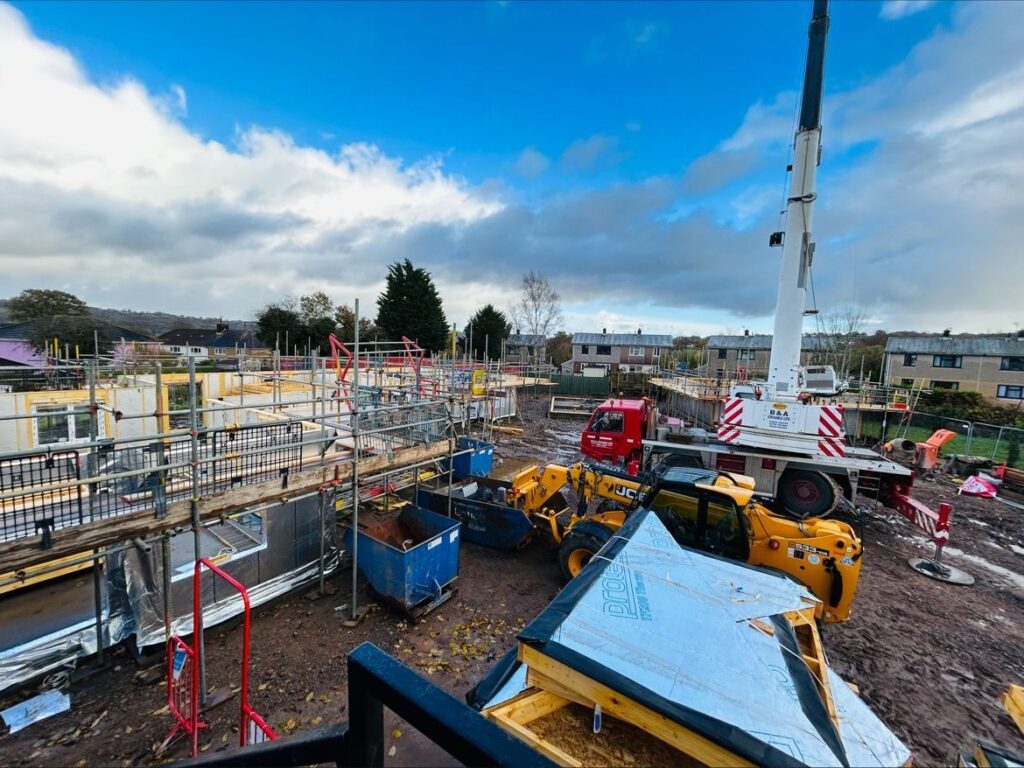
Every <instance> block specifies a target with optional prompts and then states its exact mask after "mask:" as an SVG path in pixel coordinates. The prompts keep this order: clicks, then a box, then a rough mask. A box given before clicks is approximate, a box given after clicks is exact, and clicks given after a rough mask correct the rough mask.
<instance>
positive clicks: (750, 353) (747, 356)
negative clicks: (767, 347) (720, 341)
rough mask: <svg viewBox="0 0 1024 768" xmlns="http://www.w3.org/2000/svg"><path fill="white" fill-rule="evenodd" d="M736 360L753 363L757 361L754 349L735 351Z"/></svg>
mask: <svg viewBox="0 0 1024 768" xmlns="http://www.w3.org/2000/svg"><path fill="white" fill-rule="evenodd" d="M736 359H737V360H746V361H748V362H749V361H753V360H756V359H757V350H756V349H739V350H737V351H736Z"/></svg>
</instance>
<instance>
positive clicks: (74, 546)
mask: <svg viewBox="0 0 1024 768" xmlns="http://www.w3.org/2000/svg"><path fill="white" fill-rule="evenodd" d="M447 455H448V441H447V440H443V441H439V442H436V443H428V444H426V445H418V446H415V447H413V448H403V449H400V450H397V451H395V452H394V454H393V455H392V458H390V459H389V457H388V456H386V455H382V456H371V457H370V458H367V459H360V461H359V472H360V474H361V475H364V476H370V475H373V474H377V473H379V472H382V471H384V470H385V469H389V468H391V467H395V468H399V467H403V466H408V465H410V464H417V463H419V462H421V461H428V460H430V459H437V458H441V457H442V456H447ZM351 480H352V464H351V463H348V464H339V465H335V466H327V467H316V468H315V469H306V470H302V471H300V472H296V473H294V474H292V475H290V476H289V478H288V487H287V488H282V487H281V482H280V480H276V479H275V480H270V481H267V482H265V483H256V484H254V485H244V486H241V487H239V488H232V489H230V490H226V491H221V492H219V493H215V494H211V495H210V496H207V497H205V498H203V499H200V500H199V519H200V520H201V521H206V520H212V519H216V518H220V517H222V516H224V515H228V514H231V513H232V512H237V511H238V510H239V509H243V508H245V507H252V506H256V505H262V504H268V503H269V504H272V503H275V502H287V501H288V499H290V498H294V497H295V496H299V495H302V494H304V493H308V492H310V491H315V490H317V489H318V488H321V487H324V486H330V485H344V484H345V483H348V482H350V481H351ZM191 525H192V506H191V502H189V501H176V502H174V503H172V504H168V505H167V514H166V515H164V516H163V517H160V518H158V517H154V514H153V509H152V508H147V509H140V510H138V511H136V512H130V513H128V514H126V515H121V516H119V517H111V518H108V519H106V520H96V521H95V522H91V523H85V524H84V525H77V526H74V527H70V528H61V529H58V530H56V531H54V532H53V533H52V534H51V538H52V541H53V546H51V547H50V548H49V549H40V548H39V541H40V538H39V537H38V536H33V537H31V538H23V539H16V540H15V541H8V542H4V543H0V573H6V572H8V571H19V570H22V569H24V568H28V567H30V566H33V565H38V564H39V563H45V562H48V561H50V560H56V559H58V558H61V557H66V556H68V555H73V554H78V553H81V552H86V551H88V550H91V549H97V548H100V547H106V546H110V545H111V544H117V543H120V542H123V541H130V540H132V539H135V538H142V537H145V536H152V535H153V534H157V533H161V532H163V531H171V530H175V529H185V528H188V527H190V526H191Z"/></svg>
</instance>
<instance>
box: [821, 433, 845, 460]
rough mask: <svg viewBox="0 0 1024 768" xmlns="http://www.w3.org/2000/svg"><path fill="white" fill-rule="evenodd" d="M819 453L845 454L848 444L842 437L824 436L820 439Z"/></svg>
mask: <svg viewBox="0 0 1024 768" xmlns="http://www.w3.org/2000/svg"><path fill="white" fill-rule="evenodd" d="M818 453H820V454H822V455H823V456H836V457H838V456H845V455H846V444H845V443H844V442H843V439H842V438H841V437H840V438H835V437H822V438H821V439H820V440H818Z"/></svg>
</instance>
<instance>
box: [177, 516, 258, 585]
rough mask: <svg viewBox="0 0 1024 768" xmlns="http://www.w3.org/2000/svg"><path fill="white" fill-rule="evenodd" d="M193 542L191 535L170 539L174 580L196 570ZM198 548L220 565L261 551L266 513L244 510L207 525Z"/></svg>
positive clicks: (186, 577)
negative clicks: (264, 515) (264, 514)
mask: <svg viewBox="0 0 1024 768" xmlns="http://www.w3.org/2000/svg"><path fill="white" fill-rule="evenodd" d="M179 541H180V544H179ZM175 545H178V546H175ZM194 546H195V545H194V544H193V542H192V539H191V537H188V536H175V537H174V538H172V539H171V568H172V569H173V575H172V576H171V581H172V582H173V581H181V580H182V579H188V578H191V577H192V576H193V575H194V574H195V561H194V560H193V557H194V552H195V549H194ZM199 548H200V552H201V554H202V555H203V557H208V558H210V559H211V560H212V561H213V562H214V563H216V564H217V565H219V566H221V567H223V566H224V564H225V563H229V562H231V561H233V560H239V559H241V558H244V557H248V556H250V555H254V554H256V553H257V552H262V551H263V550H265V549H266V548H267V530H266V526H264V524H263V515H262V514H260V513H258V512H243V513H242V514H239V515H234V516H232V517H230V518H228V519H227V520H225V521H224V522H222V523H214V524H213V525H207V526H206V527H205V528H203V530H202V532H201V534H200V537H199ZM207 578H209V576H207Z"/></svg>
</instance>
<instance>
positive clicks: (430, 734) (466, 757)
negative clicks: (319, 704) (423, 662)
mask: <svg viewBox="0 0 1024 768" xmlns="http://www.w3.org/2000/svg"><path fill="white" fill-rule="evenodd" d="M385 707H386V708H388V709H390V710H391V711H392V712H394V713H395V714H396V715H398V716H399V717H400V718H402V719H403V720H405V721H406V722H407V723H409V725H410V726H412V727H413V728H415V729H416V730H418V731H419V732H420V733H422V734H423V735H424V736H426V737H427V738H428V739H429V740H430V741H432V742H433V743H434V744H436V745H437V746H439V747H440V748H441V749H443V750H444V751H445V752H447V753H448V754H449V755H451V756H452V757H454V758H455V759H456V760H458V761H459V762H460V763H462V764H463V765H507V766H524V768H525V767H526V766H538V767H539V766H553V765H555V763H553V762H552V761H551V760H549V759H548V758H547V757H545V756H544V755H542V754H541V753H540V752H537V751H536V750H534V749H531V748H530V747H529V746H527V745H526V744H525V743H524V742H522V741H519V740H518V739H516V738H515V737H514V736H512V735H511V734H509V733H507V732H505V731H504V730H502V729H501V727H499V726H498V725H496V724H495V723H493V722H492V721H490V720H488V719H487V718H486V717H484V716H483V715H481V714H480V713H479V712H477V711H476V710H473V709H470V707H468V706H467V705H466V704H464V703H463V702H461V701H459V700H458V699H456V698H454V697H452V696H451V694H449V693H447V692H445V691H443V690H442V689H441V688H438V687H437V686H436V685H434V684H433V683H431V682H430V681H429V680H427V679H426V678H424V677H422V676H421V675H418V674H417V673H416V672H413V671H412V670H411V669H409V668H408V667H407V666H405V665H404V664H402V663H401V662H400V661H398V660H396V659H394V658H392V657H391V656H389V655H388V654H386V653H385V652H384V651H382V650H381V649H380V648H378V647H377V646H375V645H373V644H372V643H363V644H362V645H360V646H358V647H357V648H356V649H355V650H353V651H352V652H351V653H350V654H349V656H348V712H349V718H350V719H349V722H348V723H347V724H341V725H336V726H331V727H328V728H322V729H320V730H317V731H310V732H308V733H305V734H298V735H296V736H291V737H285V738H281V739H278V740H277V741H270V742H266V743H264V744H257V745H254V746H251V747H245V748H241V749H235V750H232V751H230V752H224V753H220V754H215V755H210V756H208V757H202V758H199V759H197V760H193V761H190V762H188V763H185V764H184V765H190V766H197V767H198V766H203V768H233V767H236V766H237V767H240V768H242V767H247V766H267V767H268V768H278V767H283V766H293V765H311V764H314V763H334V764H335V765H339V766H383V765H384V733H385V732H384V708H385Z"/></svg>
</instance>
